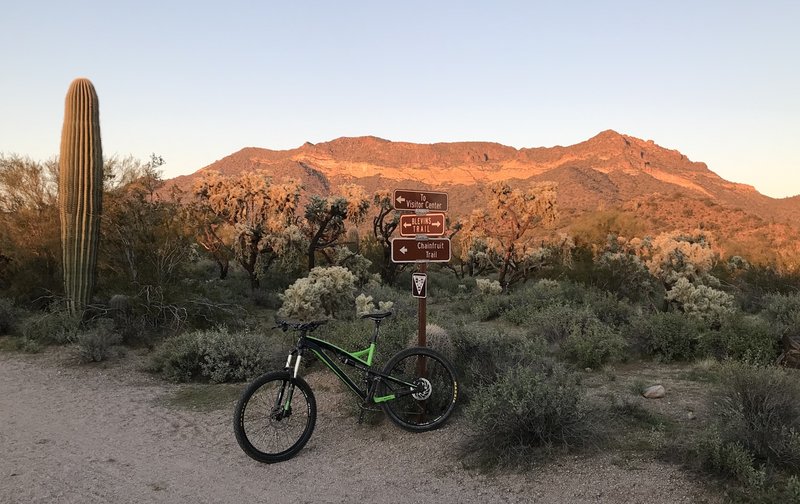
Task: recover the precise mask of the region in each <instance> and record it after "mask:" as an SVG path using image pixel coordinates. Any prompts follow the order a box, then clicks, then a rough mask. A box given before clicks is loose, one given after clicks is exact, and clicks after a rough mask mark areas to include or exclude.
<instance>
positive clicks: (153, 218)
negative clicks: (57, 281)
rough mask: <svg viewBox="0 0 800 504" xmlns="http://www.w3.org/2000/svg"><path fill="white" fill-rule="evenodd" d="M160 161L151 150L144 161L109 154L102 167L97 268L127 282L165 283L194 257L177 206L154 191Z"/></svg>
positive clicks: (172, 279)
mask: <svg viewBox="0 0 800 504" xmlns="http://www.w3.org/2000/svg"><path fill="white" fill-rule="evenodd" d="M163 164H164V159H163V158H161V157H160V156H156V155H155V154H153V155H152V156H151V158H150V161H149V162H147V163H142V162H139V161H136V160H135V159H133V158H131V157H128V158H125V159H123V160H121V161H117V160H116V159H115V158H112V159H111V161H110V162H109V163H108V166H106V174H105V179H106V209H105V212H104V214H103V228H102V233H103V240H102V241H101V251H102V254H101V258H100V266H101V268H104V269H106V270H108V271H111V272H114V273H116V274H117V275H123V276H124V277H125V278H127V280H128V282H129V283H130V284H131V285H136V286H140V285H151V286H158V287H163V286H166V285H167V284H170V283H172V282H174V281H175V280H176V279H177V278H178V277H179V276H180V275H179V272H180V271H181V270H182V268H183V267H184V266H186V264H187V263H188V262H189V260H190V257H191V255H192V239H191V235H190V233H189V231H188V230H187V229H186V226H185V222H184V219H183V213H182V212H181V207H180V204H179V203H178V202H176V201H172V200H164V199H162V198H161V197H160V196H159V195H158V194H157V190H158V189H159V188H160V187H161V186H162V185H163V181H162V179H161V174H160V172H159V170H158V168H159V167H161V166H162V165H163ZM110 280H111V281H113V282H114V283H115V284H116V283H117V279H114V278H112V279H110Z"/></svg>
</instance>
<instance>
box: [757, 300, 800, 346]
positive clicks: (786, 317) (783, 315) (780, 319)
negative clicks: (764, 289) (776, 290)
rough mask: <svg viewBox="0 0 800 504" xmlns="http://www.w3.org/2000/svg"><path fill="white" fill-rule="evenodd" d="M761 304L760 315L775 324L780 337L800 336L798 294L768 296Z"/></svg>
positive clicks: (799, 303)
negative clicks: (762, 307) (762, 306)
mask: <svg viewBox="0 0 800 504" xmlns="http://www.w3.org/2000/svg"><path fill="white" fill-rule="evenodd" d="M763 302H764V305H765V308H764V310H763V311H762V312H761V313H762V315H763V316H764V317H765V318H766V319H767V320H769V321H770V322H772V323H773V324H775V326H776V328H777V329H778V330H779V331H780V332H781V334H782V335H786V334H788V335H794V336H800V293H795V294H768V295H766V296H764V299H763Z"/></svg>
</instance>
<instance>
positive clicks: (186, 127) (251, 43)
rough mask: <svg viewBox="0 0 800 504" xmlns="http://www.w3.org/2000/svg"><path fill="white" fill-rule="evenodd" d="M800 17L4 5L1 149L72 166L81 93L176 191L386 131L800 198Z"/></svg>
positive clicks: (365, 6)
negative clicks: (66, 148)
mask: <svg viewBox="0 0 800 504" xmlns="http://www.w3.org/2000/svg"><path fill="white" fill-rule="evenodd" d="M798 26H800V2H797V1H777V0H763V1H758V2H757V1H737V0H727V1H716V0H706V1H699V2H698V1H684V0H674V1H670V2H663V1H658V2H657V1H650V0H638V1H614V0H609V1H605V2H597V1H591V0H587V1H584V2H580V1H569V0H565V1H559V2H553V1H548V2H545V1H534V0H530V1H519V2H515V1H503V0H493V1H488V0H487V1H480V2H478V1H470V0H461V1H458V2H451V1H447V0H442V1H430V0H428V1H417V0H403V1H394V2H389V1H380V0H371V1H363V2H362V1H348V0H329V1H316V2H311V1H305V0H295V1H286V0H282V1H267V0H262V1H255V0H253V1H244V0H228V1H226V2H220V1H215V2H207V1H205V0H194V1H181V0H174V1H171V0H158V1H150V0H137V1H135V2H133V1H127V0H119V1H114V0H104V1H86V0H84V1H81V0H73V1H70V2H64V1H61V0H58V1H56V0H53V1H41V0H26V1H19V0H0V65H1V66H0V69H1V70H0V153H4V154H7V155H8V154H19V155H23V156H28V157H30V158H32V159H34V160H46V159H49V158H51V157H53V156H56V155H57V154H58V151H59V142H60V136H61V126H62V121H63V114H64V98H65V96H66V92H67V89H68V88H69V84H70V82H71V81H72V80H73V79H74V78H76V77H87V78H89V79H90V80H91V81H92V82H93V83H94V85H95V88H96V90H97V93H98V97H99V100H100V122H101V131H102V138H103V152H104V154H105V155H107V156H108V155H114V154H116V155H119V156H127V155H133V156H135V157H137V158H140V159H142V160H148V159H149V157H150V154H151V153H155V154H158V155H160V156H162V157H163V158H164V160H165V161H166V164H165V165H164V166H163V167H162V170H163V175H164V177H165V178H172V177H175V176H178V175H182V174H187V173H192V172H194V171H196V170H198V169H200V168H202V167H204V166H207V165H209V164H211V163H213V162H214V161H216V160H218V159H221V158H223V157H225V156H227V155H229V154H232V153H233V152H236V151H238V150H240V149H242V148H244V147H263V148H268V149H291V148H295V147H298V146H300V145H301V144H303V143H304V142H306V141H310V142H313V143H318V142H324V141H328V140H332V139H335V138H338V137H343V136H362V135H374V136H378V137H381V138H385V139H388V140H393V141H407V142H419V143H434V142H452V141H492V142H498V143H502V144H505V145H511V146H514V147H517V148H521V147H551V146H554V145H564V146H566V145H572V144H575V143H578V142H581V141H584V140H587V139H588V138H590V137H592V136H594V135H596V134H597V133H599V132H601V131H603V130H607V129H613V130H615V131H618V132H619V133H623V134H626V135H630V136H634V137H637V138H642V139H645V140H653V141H655V143H657V144H659V145H661V146H663V147H666V148H670V149H676V150H679V151H680V152H682V153H683V154H685V155H687V156H688V157H689V158H690V159H691V160H692V161H702V162H705V163H707V164H708V167H709V168H710V169H711V170H712V171H714V172H716V173H717V174H719V175H720V176H722V177H723V178H725V179H728V180H731V181H734V182H740V183H745V184H750V185H753V186H755V187H756V189H758V190H759V191H760V192H762V193H764V194H766V195H769V196H773V197H786V196H792V195H796V194H800V29H798Z"/></svg>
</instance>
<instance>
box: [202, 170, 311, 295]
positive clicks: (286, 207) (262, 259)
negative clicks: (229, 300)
mask: <svg viewBox="0 0 800 504" xmlns="http://www.w3.org/2000/svg"><path fill="white" fill-rule="evenodd" d="M194 194H195V198H196V201H195V204H196V206H195V211H196V212H197V213H198V214H200V215H204V216H206V218H205V220H201V221H199V222H198V221H196V222H195V224H196V225H197V226H199V227H200V228H201V229H202V230H203V231H202V233H201V234H200V235H199V238H198V241H200V242H206V243H207V244H208V246H207V247H205V248H206V249H207V250H209V249H210V250H216V251H218V252H220V257H222V255H221V254H223V253H224V248H223V246H228V247H230V250H233V253H234V256H235V257H236V260H237V261H238V263H239V264H240V265H241V266H242V268H243V269H244V270H245V271H246V272H247V274H248V276H249V278H250V285H251V287H252V288H254V289H255V288H257V287H258V286H259V280H258V276H259V272H263V271H266V270H267V269H268V268H269V267H270V266H271V265H272V264H273V263H274V262H275V261H276V260H277V259H278V258H280V256H281V255H282V254H284V253H285V252H286V248H287V247H291V246H297V245H298V240H297V236H298V233H297V226H296V223H295V214H296V211H297V206H298V202H299V200H300V184H299V183H298V182H296V181H289V182H286V183H283V184H273V183H272V182H271V181H270V178H269V177H268V176H267V174H266V173H264V172H243V173H241V174H239V175H238V176H234V177H225V176H223V175H221V174H220V173H219V172H207V173H206V174H204V176H203V177H202V178H201V179H200V180H198V182H197V183H196V184H195V188H194ZM223 224H224V226H227V227H229V231H230V233H229V234H228V233H224V232H222V230H221V228H222V227H223ZM196 229H197V228H196ZM226 234H227V236H230V237H231V242H230V243H227V244H226V243H225V236H226ZM219 262H220V261H218V263H219ZM220 269H221V272H222V271H223V270H224V268H223V266H222V265H221V266H220Z"/></svg>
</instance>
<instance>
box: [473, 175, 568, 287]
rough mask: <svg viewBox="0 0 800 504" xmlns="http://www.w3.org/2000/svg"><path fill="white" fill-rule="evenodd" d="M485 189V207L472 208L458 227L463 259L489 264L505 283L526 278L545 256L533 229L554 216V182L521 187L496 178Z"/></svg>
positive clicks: (555, 215)
mask: <svg viewBox="0 0 800 504" xmlns="http://www.w3.org/2000/svg"><path fill="white" fill-rule="evenodd" d="M488 192H489V193H488V194H487V200H488V201H487V206H486V208H481V209H476V210H474V211H473V212H472V214H471V215H470V216H469V218H468V219H467V221H466V222H465V223H464V226H463V228H462V229H461V231H460V235H461V240H462V259H464V260H470V261H473V262H475V263H477V264H480V265H482V266H491V268H493V269H495V270H496V271H498V272H499V278H498V280H499V282H500V284H501V285H504V286H505V285H508V284H511V283H514V282H516V281H518V280H521V279H524V278H527V277H528V275H529V274H530V272H531V271H532V270H533V269H535V268H536V267H538V266H539V265H541V262H542V260H543V258H544V257H546V255H547V253H546V251H544V249H543V247H542V244H541V241H540V240H537V236H536V235H535V233H534V230H535V229H536V228H537V227H538V226H542V225H547V224H550V223H552V222H554V221H555V219H556V217H557V211H556V185H555V184H554V183H549V182H548V183H541V184H537V185H534V186H531V187H530V188H528V189H527V190H523V189H513V188H511V186H509V185H508V184H507V183H506V182H496V183H493V184H491V185H490V186H489V189H488ZM476 250H477V252H476Z"/></svg>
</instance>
